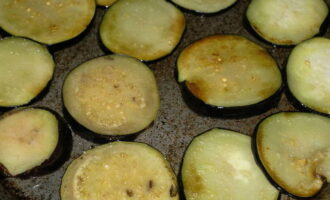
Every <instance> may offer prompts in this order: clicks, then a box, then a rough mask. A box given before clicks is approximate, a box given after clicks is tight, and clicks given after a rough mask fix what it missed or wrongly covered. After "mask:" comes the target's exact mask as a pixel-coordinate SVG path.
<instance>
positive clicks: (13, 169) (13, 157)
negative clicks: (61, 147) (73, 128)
mask: <svg viewBox="0 0 330 200" xmlns="http://www.w3.org/2000/svg"><path fill="white" fill-rule="evenodd" d="M58 127H59V123H58V121H57V119H56V116H54V115H53V114H52V113H50V112H49V111H47V110H44V109H39V108H26V109H19V110H14V111H11V112H9V113H6V114H4V115H3V116H1V118H0V164H1V170H2V172H4V174H5V175H9V176H16V175H19V174H22V173H26V172H28V171H31V170H32V169H34V168H37V167H39V166H41V165H42V164H43V163H44V162H45V161H46V160H48V159H49V158H51V156H52V155H53V153H54V151H55V149H56V147H57V145H58V142H59V128H58Z"/></svg>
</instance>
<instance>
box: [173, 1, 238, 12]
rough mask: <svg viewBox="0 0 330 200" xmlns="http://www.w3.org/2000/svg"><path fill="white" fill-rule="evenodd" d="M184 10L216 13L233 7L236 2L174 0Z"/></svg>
mask: <svg viewBox="0 0 330 200" xmlns="http://www.w3.org/2000/svg"><path fill="white" fill-rule="evenodd" d="M172 1H173V2H174V3H176V4H178V5H179V6H182V7H183V8H186V9H189V10H194V11H196V12H200V13H215V12H218V11H220V10H223V9H225V8H228V7H229V6H231V5H233V4H234V3H235V2H236V0H220V1H219V0H203V1H201V0H172Z"/></svg>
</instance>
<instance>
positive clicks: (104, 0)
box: [96, 0, 117, 6]
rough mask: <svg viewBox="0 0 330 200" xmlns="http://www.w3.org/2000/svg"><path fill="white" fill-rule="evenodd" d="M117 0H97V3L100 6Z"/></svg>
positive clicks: (108, 4)
mask: <svg viewBox="0 0 330 200" xmlns="http://www.w3.org/2000/svg"><path fill="white" fill-rule="evenodd" d="M116 1H117V0H96V5H98V6H111V5H112V4H114V3H115V2H116Z"/></svg>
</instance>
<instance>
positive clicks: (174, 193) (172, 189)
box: [170, 185, 178, 197]
mask: <svg viewBox="0 0 330 200" xmlns="http://www.w3.org/2000/svg"><path fill="white" fill-rule="evenodd" d="M177 194H178V190H177V188H176V187H175V186H174V185H171V188H170V197H175V196H176V195H177Z"/></svg>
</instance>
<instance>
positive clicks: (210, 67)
mask: <svg viewBox="0 0 330 200" xmlns="http://www.w3.org/2000/svg"><path fill="white" fill-rule="evenodd" d="M177 66H178V77H179V78H178V79H179V82H184V84H186V86H187V88H188V89H189V91H190V92H191V93H192V94H193V95H194V96H195V97H197V98H198V99H200V100H202V101H203V102H204V103H206V104H209V105H213V106H219V107H238V106H248V105H252V104H256V103H259V102H261V101H263V100H265V99H267V98H269V97H270V96H272V95H273V94H275V92H277V91H278V90H279V88H280V87H281V84H282V77H281V73H280V70H279V69H278V67H277V64H276V62H275V60H274V59H273V58H272V57H271V56H270V55H269V54H268V53H267V51H266V50H265V49H263V48H262V47H260V46H258V45H257V44H255V43H253V42H252V41H249V40H248V39H246V38H244V37H239V36H233V35H215V36H210V37H206V38H203V39H201V40H199V41H197V42H195V43H193V44H191V45H189V46H188V47H187V48H185V49H184V50H183V51H182V52H181V54H180V57H179V59H178V63H177Z"/></svg>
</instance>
